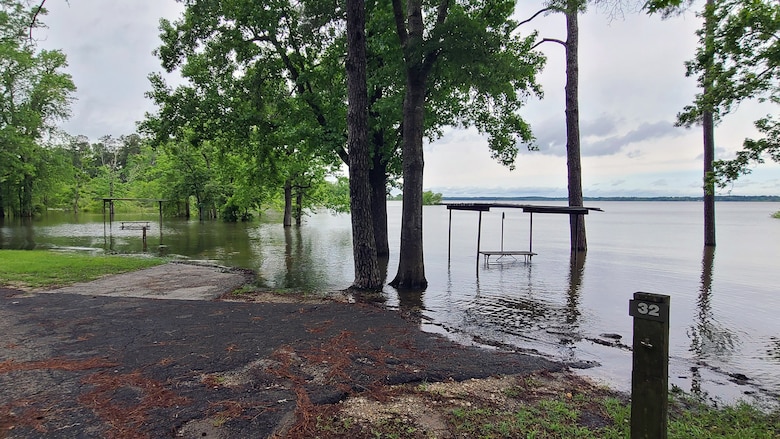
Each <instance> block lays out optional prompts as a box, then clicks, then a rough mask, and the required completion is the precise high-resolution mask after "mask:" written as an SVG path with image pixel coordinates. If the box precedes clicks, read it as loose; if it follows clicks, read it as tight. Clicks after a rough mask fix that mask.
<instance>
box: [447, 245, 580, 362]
mask: <svg viewBox="0 0 780 439" xmlns="http://www.w3.org/2000/svg"><path fill="white" fill-rule="evenodd" d="M585 260H586V254H585V253H584V252H579V253H577V252H572V253H570V255H569V261H568V262H569V263H568V266H567V265H563V267H561V268H563V269H562V270H560V271H557V272H555V274H557V275H559V276H560V277H559V278H558V279H559V281H558V280H556V279H549V278H548V279H540V276H547V275H549V274H551V273H548V272H547V271H546V270H544V269H543V268H542V271H543V272H544V274H540V273H539V272H538V271H539V269H540V267H537V266H536V265H535V264H526V263H523V262H522V261H521V262H520V263H509V264H490V265H487V266H483V267H482V270H481V271H482V273H481V275H480V277H479V278H477V279H475V287H476V288H475V294H474V296H473V299H472V300H471V301H469V302H467V303H463V304H462V305H461V306H462V308H463V311H462V312H463V321H464V322H463V326H464V327H468V328H469V331H473V332H474V333H476V335H477V337H478V338H479V339H481V340H483V341H489V342H492V343H501V344H504V343H507V344H518V343H520V344H525V343H527V342H531V343H532V344H533V345H534V346H540V345H544V346H547V347H548V348H549V349H548V348H545V351H548V352H549V353H552V352H556V353H557V354H559V355H562V356H564V357H566V358H569V357H573V356H574V355H575V353H574V352H573V349H574V346H573V343H574V342H575V341H577V340H580V339H581V338H582V336H581V334H580V322H581V313H582V310H581V306H582V305H581V291H582V281H583V278H584V273H585ZM564 267H565V268H564Z"/></svg>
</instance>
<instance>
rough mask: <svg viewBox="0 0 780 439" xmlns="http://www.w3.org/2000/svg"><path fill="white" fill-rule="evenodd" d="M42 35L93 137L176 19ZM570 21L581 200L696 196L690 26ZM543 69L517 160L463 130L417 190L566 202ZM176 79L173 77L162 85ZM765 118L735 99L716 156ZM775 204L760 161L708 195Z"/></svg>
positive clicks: (88, 25) (88, 4) (174, 9)
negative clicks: (683, 117) (575, 37)
mask: <svg viewBox="0 0 780 439" xmlns="http://www.w3.org/2000/svg"><path fill="white" fill-rule="evenodd" d="M517 3H518V6H517V8H516V11H515V17H516V18H517V19H518V20H523V19H525V18H529V17H531V16H532V15H533V14H534V13H535V12H536V11H537V10H539V9H540V8H541V7H542V5H543V1H541V0H518V2H517ZM46 7H47V9H48V11H49V13H48V15H47V16H45V17H43V22H44V23H45V24H46V25H47V26H48V28H47V29H43V30H36V31H35V36H36V39H37V40H38V41H39V45H40V46H41V47H43V48H46V49H61V50H63V51H64V53H65V54H66V55H67V57H68V62H69V67H68V73H70V74H71V75H72V76H73V80H74V82H75V83H76V86H77V87H78V91H77V93H76V96H75V97H76V101H75V102H74V103H73V105H72V116H71V118H70V119H69V120H68V121H65V122H63V123H62V124H61V126H62V129H63V130H64V131H65V132H67V133H69V134H72V135H86V136H87V137H89V138H90V139H92V140H93V141H96V140H97V139H98V138H99V137H101V136H103V135H107V134H110V135H112V136H115V137H117V136H120V135H124V134H130V133H133V132H135V129H136V122H137V121H140V120H142V119H143V117H144V113H145V112H153V111H154V110H155V109H154V106H153V105H152V103H151V101H150V100H149V99H147V98H145V97H144V93H145V92H147V91H149V90H150V85H149V81H148V79H147V76H148V74H149V73H151V72H162V71H163V69H162V67H161V66H160V63H159V60H158V59H157V58H156V57H155V56H154V55H153V53H152V52H153V50H154V49H155V48H156V47H158V46H159V43H160V41H159V37H158V35H159V30H158V25H159V20H160V18H167V19H169V20H175V19H177V18H178V17H179V16H180V15H181V13H182V11H183V8H182V6H181V4H180V3H177V2H175V1H173V0H69V1H65V0H48V1H47V2H46ZM579 25H580V46H579V49H580V50H579V52H580V54H579V56H580V83H579V90H580V126H581V139H582V180H583V193H584V195H585V196H586V197H602V196H698V195H701V192H702V189H701V186H702V149H703V147H702V134H701V128H700V127H693V128H690V129H686V128H679V127H675V126H674V122H675V117H676V114H677V113H678V112H679V111H680V110H681V109H682V108H683V107H684V106H685V105H687V104H689V103H690V102H691V101H692V99H693V96H694V95H695V94H696V91H697V88H696V81H695V79H694V78H686V77H685V67H684V62H685V61H686V60H688V59H690V58H691V57H692V56H693V53H694V51H695V49H696V45H697V37H696V35H695V31H696V30H697V29H698V28H699V25H700V20H699V18H698V17H696V14H695V13H694V12H688V13H686V14H683V15H682V16H680V17H675V18H671V19H667V20H662V19H661V18H660V17H651V16H647V15H646V14H643V13H641V12H633V11H625V13H624V14H622V16H621V15H620V14H618V16H612V14H609V13H608V12H607V11H602V10H599V8H597V7H593V6H591V7H590V9H589V10H588V11H587V12H586V13H585V14H583V15H581V16H580V18H579ZM519 31H520V33H521V34H526V33H530V32H533V31H538V32H539V37H540V38H557V39H565V36H566V35H565V21H564V18H563V17H562V16H560V15H547V16H539V17H537V18H536V19H534V20H533V21H532V22H530V23H528V24H525V25H523V26H522V27H521V28H520V30H519ZM539 49H540V50H541V51H542V52H543V53H544V54H545V55H546V57H547V63H546V66H545V69H544V71H543V72H542V73H541V75H540V76H539V77H538V82H539V83H540V84H541V86H542V88H543V90H544V96H543V98H542V99H538V98H533V97H532V98H529V99H528V101H527V103H526V105H525V107H524V109H523V111H522V116H523V117H524V118H525V120H526V121H528V122H529V123H530V124H531V127H532V129H533V131H534V135H535V137H536V146H537V147H538V150H537V151H527V149H526V148H525V147H524V146H521V148H520V149H521V153H520V154H519V156H518V158H517V160H516V162H515V169H514V170H509V169H508V168H506V167H504V166H502V165H500V164H498V163H497V162H495V161H494V160H492V159H491V158H490V152H489V150H488V147H487V140H486V138H485V137H484V136H482V135H480V134H479V133H478V132H477V131H476V130H473V129H466V130H463V129H449V130H446V131H445V135H444V136H443V137H442V138H441V139H438V140H436V141H434V142H431V143H427V144H426V146H425V174H424V175H425V178H424V187H425V189H426V190H432V191H434V192H440V193H442V194H444V195H445V196H448V197H459V196H461V197H462V196H487V197H499V196H515V197H517V196H556V197H560V196H566V193H567V190H566V181H567V178H566V156H565V152H566V148H565V144H566V138H565V122H564V84H565V62H564V51H563V47H562V46H561V45H559V44H556V43H544V44H542V45H541V46H540V47H539ZM168 78H169V80H170V82H171V83H174V84H175V83H176V81H177V78H176V77H175V76H169V77H168ZM773 111H774V112H776V111H777V108H776V107H774V108H772V107H771V106H769V104H763V105H762V104H757V103H743V104H742V105H740V107H739V108H738V110H737V111H736V112H734V113H732V114H730V115H728V116H726V117H725V118H724V120H723V121H722V122H721V123H720V124H719V125H718V127H717V128H716V133H715V139H716V156H717V158H723V159H728V158H731V157H733V155H734V153H735V152H736V151H737V150H739V149H740V148H741V145H742V141H743V140H744V139H745V138H746V137H751V136H753V137H754V136H755V135H756V131H755V128H754V127H753V121H754V120H756V119H758V118H759V117H762V116H765V115H766V114H769V113H771V112H773ZM719 193H720V194H724V195H725V194H729V195H780V165H777V164H774V163H767V164H764V165H760V166H757V167H756V168H755V169H754V170H753V173H751V174H750V175H748V176H745V177H742V178H741V179H739V180H737V181H736V182H735V183H734V184H733V185H732V186H730V187H728V188H726V189H724V190H722V191H720V192H719Z"/></svg>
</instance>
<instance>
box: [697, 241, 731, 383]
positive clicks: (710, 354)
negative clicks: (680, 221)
mask: <svg viewBox="0 0 780 439" xmlns="http://www.w3.org/2000/svg"><path fill="white" fill-rule="evenodd" d="M714 264H715V247H712V246H705V247H704V252H703V254H702V260H701V285H700V287H699V296H698V298H697V300H696V305H697V313H696V315H695V318H694V321H693V325H691V326H690V327H689V328H688V331H687V334H688V338H690V340H691V347H690V351H691V352H692V353H693V357H694V360H696V361H697V362H700V363H706V361H707V360H709V359H725V358H726V357H728V356H730V355H731V354H732V353H733V352H734V349H735V345H736V343H737V342H738V340H737V338H736V336H735V334H734V333H733V332H732V331H730V330H729V329H728V328H725V327H723V326H722V325H720V324H719V323H718V321H717V319H715V317H714V314H713V311H712V269H713V266H714ZM691 372H692V379H691V392H693V393H694V394H701V384H702V379H701V373H700V372H699V368H698V367H696V366H694V367H692V368H691Z"/></svg>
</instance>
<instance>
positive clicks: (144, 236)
mask: <svg viewBox="0 0 780 439" xmlns="http://www.w3.org/2000/svg"><path fill="white" fill-rule="evenodd" d="M141 230H142V232H141V233H142V235H141V237H142V240H143V242H144V251H146V226H143V227H141Z"/></svg>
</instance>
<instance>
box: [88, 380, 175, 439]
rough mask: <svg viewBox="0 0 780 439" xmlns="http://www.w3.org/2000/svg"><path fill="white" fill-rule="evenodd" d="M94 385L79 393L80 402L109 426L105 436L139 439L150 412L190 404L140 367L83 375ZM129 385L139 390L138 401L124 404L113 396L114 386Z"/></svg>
mask: <svg viewBox="0 0 780 439" xmlns="http://www.w3.org/2000/svg"><path fill="white" fill-rule="evenodd" d="M84 382H85V383H86V384H91V385H93V386H94V389H93V390H92V391H90V392H89V393H86V394H83V395H81V396H79V398H78V401H79V403H81V404H83V405H84V406H86V407H88V408H90V409H92V411H93V412H94V413H95V414H96V415H97V416H98V417H99V418H100V419H102V420H103V421H104V422H105V423H106V425H107V426H108V430H107V431H106V432H104V434H105V437H106V438H107V439H142V438H148V437H149V435H148V434H147V433H144V432H143V426H144V424H146V422H147V420H148V417H149V413H150V412H151V411H152V410H154V409H156V408H160V407H173V406H179V405H186V404H189V400H188V399H187V398H184V397H182V396H179V395H177V394H176V393H175V392H173V391H171V390H168V389H166V388H165V387H164V386H163V384H162V383H160V382H158V381H155V380H152V379H150V378H147V377H145V376H143V375H142V374H141V372H140V371H137V370H136V371H133V372H131V373H127V374H120V373H114V372H99V373H96V374H93V375H90V376H89V377H87V378H85V379H84ZM121 388H131V389H134V390H136V391H139V393H140V395H141V396H140V402H137V403H135V404H132V403H131V404H126V403H121V402H117V401H114V400H113V397H114V395H115V394H116V392H117V390H119V389H121Z"/></svg>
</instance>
